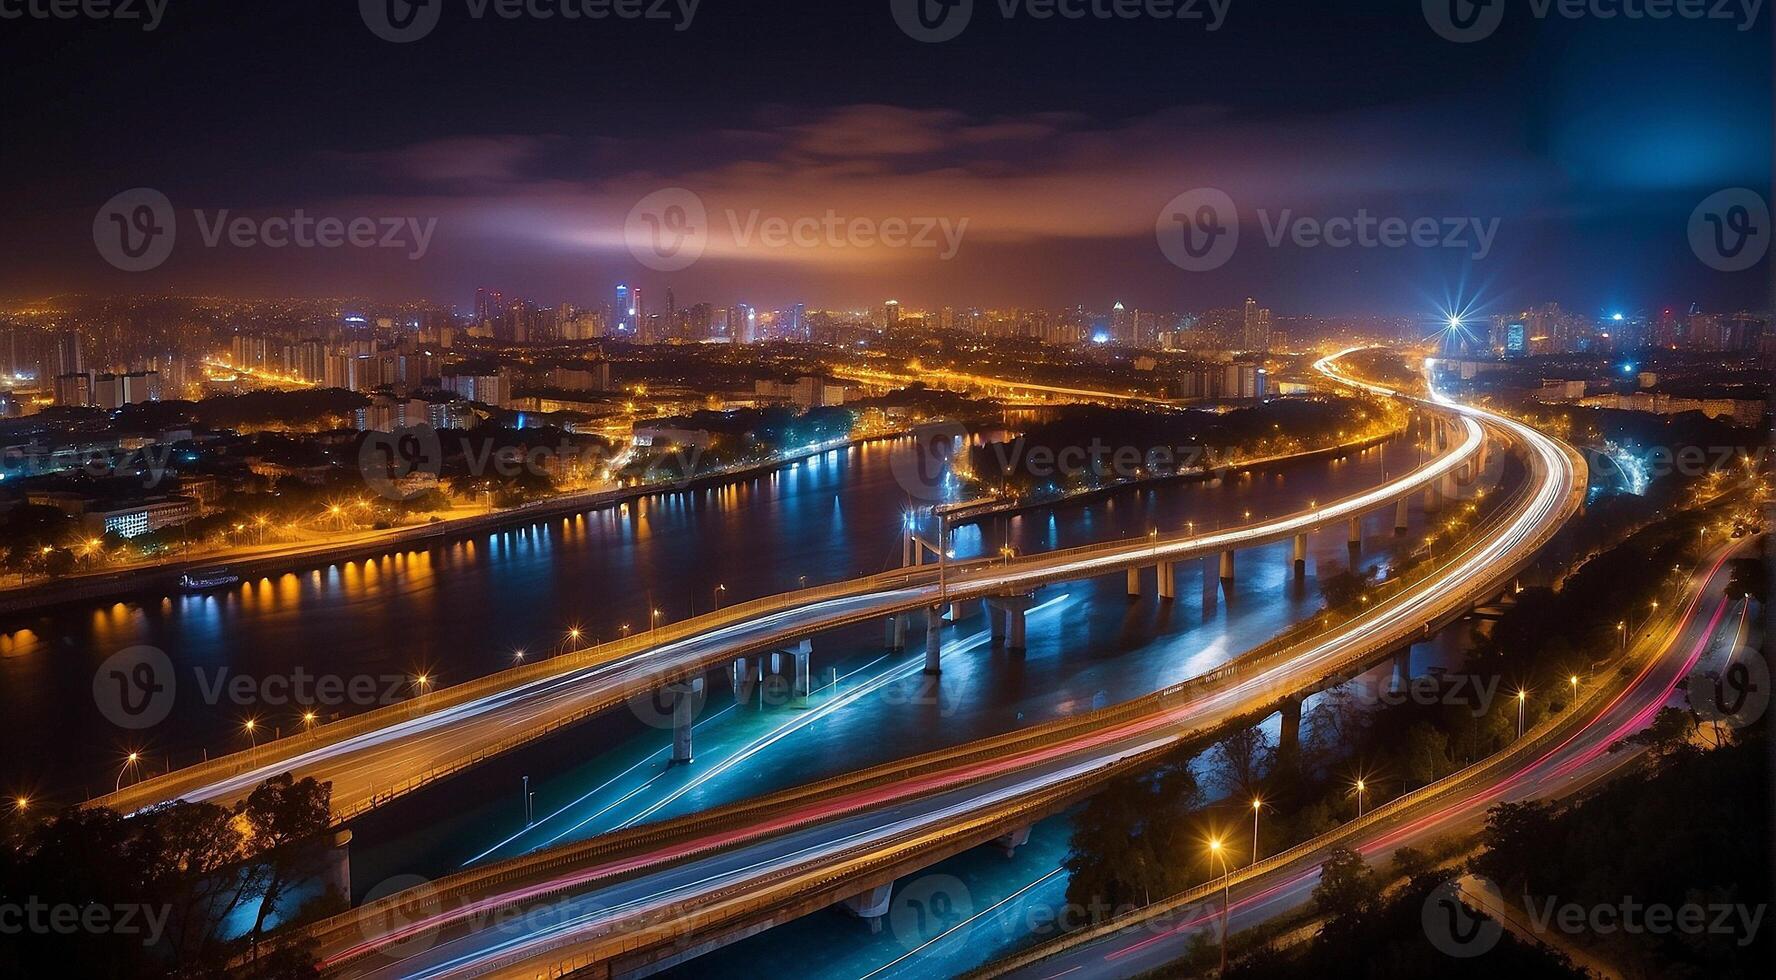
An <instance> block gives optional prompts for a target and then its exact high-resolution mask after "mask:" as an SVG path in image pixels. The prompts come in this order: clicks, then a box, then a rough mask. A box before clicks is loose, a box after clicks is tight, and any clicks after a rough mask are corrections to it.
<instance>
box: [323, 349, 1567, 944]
mask: <svg viewBox="0 0 1776 980" xmlns="http://www.w3.org/2000/svg"><path fill="white" fill-rule="evenodd" d="M1324 367H1325V369H1326V370H1327V371H1329V372H1331V371H1334V370H1335V368H1334V367H1333V366H1332V365H1331V364H1329V363H1328V364H1326V365H1325V366H1324ZM1456 410H1457V411H1459V412H1460V413H1461V414H1462V415H1464V416H1465V418H1464V421H1465V422H1467V423H1472V424H1479V423H1484V424H1485V425H1487V426H1490V427H1493V428H1494V429H1495V431H1497V432H1500V433H1503V434H1505V435H1507V436H1508V438H1510V439H1511V440H1513V441H1514V442H1516V443H1517V444H1518V446H1519V447H1520V449H1521V451H1522V452H1523V453H1524V454H1525V455H1526V457H1527V459H1528V462H1529V466H1528V471H1529V478H1528V480H1527V482H1526V485H1525V486H1523V487H1522V488H1520V491H1519V492H1517V493H1515V494H1513V495H1511V499H1510V500H1508V501H1505V502H1503V503H1501V504H1500V505H1499V507H1498V511H1497V513H1496V515H1495V517H1494V519H1493V520H1492V521H1491V522H1490V523H1489V524H1488V525H1487V526H1485V527H1484V528H1482V529H1479V531H1478V533H1476V534H1474V535H1471V536H1470V539H1469V540H1468V541H1467V542H1466V543H1465V544H1463V545H1462V546H1460V547H1459V548H1458V549H1456V550H1455V551H1454V552H1453V553H1450V554H1446V555H1444V556H1442V557H1441V558H1440V559H1438V560H1437V561H1435V562H1432V563H1430V564H1429V565H1427V566H1426V567H1423V568H1421V569H1420V570H1419V571H1418V572H1417V573H1416V574H1415V575H1413V576H1411V577H1409V578H1408V579H1406V580H1403V581H1402V582H1400V583H1399V584H1398V585H1397V587H1396V588H1394V589H1393V590H1392V592H1391V594H1389V595H1388V596H1387V597H1386V598H1384V599H1383V600H1382V601H1380V602H1377V603H1375V604H1374V605H1373V606H1371V607H1369V608H1368V609H1367V611H1365V612H1363V613H1361V614H1359V615H1357V616H1354V617H1352V618H1350V619H1347V620H1345V621H1343V622H1339V623H1335V624H1333V625H1331V626H1330V627H1328V628H1325V629H1323V630H1321V631H1319V632H1316V633H1313V634H1311V635H1304V636H1290V637H1286V638H1284V642H1280V643H1277V644H1273V645H1268V646H1266V647H1263V648H1260V649H1258V650H1256V651H1252V652H1250V653H1248V654H1246V655H1244V656H1242V657H1240V658H1239V659H1237V660H1236V661H1234V662H1233V663H1230V664H1228V665H1226V666H1225V667H1223V668H1220V669H1218V670H1216V671H1214V672H1213V673H1211V674H1209V675H1205V676H1203V677H1199V678H1195V679H1192V680H1190V681H1187V682H1185V683H1183V684H1180V685H1178V686H1176V687H1174V688H1171V689H1168V690H1167V691H1163V692H1159V693H1158V694H1155V695H1153V696H1151V697H1148V698H1143V699H1140V700H1138V701H1135V702H1130V703H1128V704H1125V705H1119V706H1116V707H1113V708H1108V709H1105V710H1103V711H1099V712H1094V713H1092V714H1090V715H1085V716H1081V717H1079V718H1074V719H1068V720H1064V721H1061V722H1056V723H1052V724H1050V725H1046V726H1041V727H1038V728H1034V729H1029V730H1026V731H1022V732H1017V733H1013V734H1011V735H1007V736H1002V737H999V738H996V739H989V740H986V741H984V742H979V743H974V744H971V745H967V746H962V747H959V748H957V749H954V750H949V751H946V752H942V753H936V754H933V755H929V756H924V757H921V758H918V759H913V760H907V761H906V762H903V763H899V764H896V765H893V766H887V767H881V768H879V769H875V770H870V771H866V772H862V773H856V774H853V775H851V776H847V777H842V778H840V779H836V780H829V781H827V782H826V783H823V784H818V785H816V786H812V787H804V788H801V789H797V790H792V791H788V792H785V793H780V794H776V795H775V796H772V797H767V798H763V799H760V800H755V801H750V802H748V803H744V804H739V805H737V806H734V807H729V808H725V809H723V810H720V811H714V812H711V813H708V814H703V815H698V816H696V817H692V818H686V819H682V820H677V821H671V822H667V823H663V824H660V825H658V826H654V827H649V828H643V829H641V830H635V831H628V832H624V833H621V834H615V835H610V836H607V837H603V838H598V839H594V840H591V841H586V842H583V843H580V844H574V845H569V846H566V847H562V848H557V849H553V850H549V851H543V852H539V853H537V854H533V855H529V856H525V857H521V858H516V859H512V860H510V861H505V862H500V863H498V864H493V865H488V866H485V867H482V868H477V869H473V870H471V871H467V872H464V873H462V874H460V875H456V876H453V877H451V878H448V879H445V880H442V881H439V882H437V883H435V884H433V885H430V886H427V887H426V888H424V889H420V890H417V891H414V892H411V893H404V894H401V895H395V896H390V897H389V898H387V899H384V900H381V901H378V902H374V903H370V904H369V905H366V906H365V907H363V908H360V909H358V910H354V911H353V912H351V913H347V914H346V915H344V916H341V917H338V918H336V919H333V920H329V921H328V922H325V923H322V924H320V925H319V926H317V927H316V929H315V930H314V936H315V938H316V939H317V940H318V941H319V943H320V946H321V949H322V952H323V956H324V962H325V964H326V966H327V967H328V969H330V970H332V971H334V972H336V973H339V974H341V975H352V976H417V977H433V976H453V975H466V974H468V973H471V972H472V973H475V974H477V975H488V974H491V975H513V976H516V975H520V974H522V975H537V974H550V973H559V972H566V971H571V970H586V971H588V974H589V975H645V974H646V973H648V972H651V971H653V970H656V969H659V968H661V967H663V966H665V965H670V964H672V963H675V962H681V961H683V960H685V959H688V958H690V957H693V956H695V955H697V954H698V953H700V952H703V951H706V950H708V949H711V948H714V947H716V946H719V945H721V944H723V943H726V942H730V941H733V940H735V939H738V938H741V937H743V936H745V935H749V934H752V933H754V932H756V931H759V930H761V929H765V928H769V927H770V926H771V925H773V924H776V923H778V922H782V921H785V920H787V919H789V918H793V917H795V916H797V915H801V914H805V913H806V912H807V911H810V910H812V909H814V908H818V907H821V906H823V905H829V904H832V903H833V902H834V901H837V900H839V899H846V898H848V899H849V901H850V903H851V904H852V905H853V906H854V907H855V908H857V909H858V910H859V911H860V912H863V913H869V912H872V911H876V910H879V908H880V907H882V906H883V905H885V903H886V898H887V895H886V891H885V889H886V887H887V886H888V885H889V883H891V882H892V881H893V880H894V879H895V878H896V877H899V876H900V875H903V874H906V873H909V872H911V871H914V870H917V869H918V868H921V867H924V866H927V865H929V864H930V863H932V862H934V861H936V860H940V859H941V858H942V857H944V856H947V855H948V854H951V853H955V852H956V851H958V850H961V849H963V848H966V847H971V846H976V845H978V844H981V843H984V842H987V841H990V840H994V839H996V838H1002V837H1004V838H1005V839H1006V841H1007V842H1009V843H1015V841H1016V837H1015V833H1016V831H1017V830H1018V829H1019V828H1021V827H1024V826H1027V825H1028V824H1029V823H1030V822H1032V821H1033V820H1035V819H1038V818H1039V817H1040V816H1042V815H1043V814H1045V813H1048V812H1053V811H1054V810H1056V809H1058V808H1061V807H1064V806H1066V805H1068V804H1069V803H1070V802H1071V801H1073V800H1075V799H1077V798H1079V797H1080V796H1082V795H1084V794H1087V793H1089V792H1090V791H1091V790H1092V789H1094V788H1095V787H1097V786H1099V785H1101V784H1102V783H1103V781H1105V780H1106V779H1108V778H1111V777H1113V776H1114V775H1116V774H1118V773H1120V772H1124V771H1128V770H1130V769H1132V768H1135V767H1138V766H1140V765H1142V764H1143V763H1145V762H1147V761H1148V760H1150V759H1151V758H1153V757H1154V756H1155V755H1157V754H1159V753H1163V752H1165V751H1166V750H1168V749H1170V748H1172V747H1174V746H1176V745H1177V744H1179V743H1180V742H1181V741H1183V740H1185V739H1190V738H1195V737H1199V736H1202V735H1206V734H1208V733H1211V732H1213V731H1214V730H1215V729H1216V728H1218V727H1219V726H1222V725H1224V724H1226V723H1228V722H1231V721H1250V720H1251V719H1253V718H1255V717H1262V716H1263V715H1265V714H1268V713H1270V712H1271V711H1274V710H1278V708H1279V707H1282V706H1284V705H1285V704H1286V703H1287V702H1288V700H1289V699H1290V698H1292V697H1296V696H1298V695H1299V693H1300V692H1302V691H1306V690H1313V689H1316V688H1317V687H1320V686H1324V685H1325V684H1327V683H1330V682H1332V681H1334V680H1336V679H1338V678H1340V677H1343V676H1347V675H1348V673H1349V672H1351V671H1352V670H1354V669H1357V668H1359V667H1360V666H1362V665H1364V664H1368V663H1373V662H1374V661H1375V659H1376V658H1377V657H1378V656H1379V657H1386V656H1388V655H1390V654H1391V653H1392V651H1394V650H1396V649H1398V648H1399V647H1400V646H1401V645H1403V644H1406V643H1410V642H1412V641H1413V640H1415V639H1418V638H1421V637H1422V636H1423V635H1424V634H1425V632H1426V631H1427V630H1430V629H1434V628H1435V627H1436V626H1437V625H1439V624H1440V623H1443V622H1446V621H1448V620H1451V619H1453V618H1456V617H1458V616H1460V615H1463V614H1465V613H1466V612H1467V611H1468V610H1469V609H1470V608H1472V606H1473V605H1474V604H1476V603H1477V602H1480V601H1483V600H1485V599H1487V598H1490V597H1491V596H1493V595H1495V594H1497V593H1498V592H1499V591H1502V590H1503V589H1504V588H1506V587H1508V585H1509V583H1510V581H1511V579H1512V578H1513V577H1514V576H1515V575H1516V574H1517V572H1518V571H1519V569H1520V568H1521V567H1522V566H1523V565H1524V564H1526V563H1527V562H1528V561H1529V560H1531V559H1532V558H1533V556H1534V555H1535V553H1536V552H1537V551H1538V550H1539V549H1540V548H1541V547H1542V546H1543V545H1545V544H1546V543H1547V541H1548V539H1549V538H1550V537H1551V536H1552V535H1553V534H1554V533H1555V532H1556V531H1557V530H1558V528H1559V527H1560V526H1561V525H1562V524H1563V523H1564V521H1565V520H1566V518H1567V517H1568V516H1570V515H1571V514H1572V513H1574V512H1575V511H1576V510H1577V508H1578V506H1579V503H1580V501H1581V499H1582V494H1583V489H1584V478H1583V470H1582V463H1581V462H1580V461H1579V460H1578V459H1577V457H1576V456H1575V455H1574V454H1573V453H1572V452H1571V451H1570V450H1568V449H1566V448H1565V447H1563V446H1561V445H1559V444H1557V443H1555V442H1553V441H1552V440H1549V439H1547V438H1546V437H1544V436H1541V435H1540V434H1539V433H1535V432H1534V431H1533V430H1530V429H1528V428H1527V427H1525V426H1522V425H1521V424H1519V423H1515V422H1513V421H1511V420H1509V419H1504V418H1501V417H1498V416H1493V415H1490V414H1489V413H1484V412H1480V411H1478V410H1474V409H1468V408H1459V409H1456ZM1122 560H1124V561H1130V560H1131V559H1130V558H1129V556H1123V559H1122ZM1007 835H1012V836H1007ZM514 923H516V925H514Z"/></svg>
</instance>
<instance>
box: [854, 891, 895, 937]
mask: <svg viewBox="0 0 1776 980" xmlns="http://www.w3.org/2000/svg"><path fill="white" fill-rule="evenodd" d="M893 898H894V883H893V882H889V883H888V884H886V885H878V886H876V887H875V888H871V889H870V890H869V891H866V892H863V893H862V894H858V895H853V896H851V897H850V898H847V899H845V903H844V904H845V910H846V911H848V912H850V913H851V914H852V915H855V916H857V917H858V918H859V919H868V920H869V924H870V931H871V932H881V931H882V917H883V916H885V915H887V914H888V907H889V905H890V904H891V903H892V901H893Z"/></svg>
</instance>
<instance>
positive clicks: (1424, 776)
mask: <svg viewBox="0 0 1776 980" xmlns="http://www.w3.org/2000/svg"><path fill="white" fill-rule="evenodd" d="M1400 755H1401V761H1402V762H1403V763H1404V768H1405V770H1406V778H1407V779H1409V780H1411V785H1413V786H1423V785H1425V784H1426V783H1430V782H1432V781H1434V780H1436V779H1438V778H1440V777H1442V776H1443V775H1445V774H1446V773H1448V772H1449V771H1450V763H1449V736H1448V735H1446V734H1444V733H1443V731H1442V730H1441V729H1439V728H1437V727H1436V726H1434V725H1430V724H1427V723H1425V722H1422V721H1421V722H1416V723H1414V724H1413V726H1412V727H1411V728H1408V729H1407V730H1406V744H1405V747H1404V748H1402V749H1401V752H1400Z"/></svg>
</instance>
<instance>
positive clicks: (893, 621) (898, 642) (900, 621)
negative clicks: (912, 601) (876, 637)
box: [886, 613, 907, 650]
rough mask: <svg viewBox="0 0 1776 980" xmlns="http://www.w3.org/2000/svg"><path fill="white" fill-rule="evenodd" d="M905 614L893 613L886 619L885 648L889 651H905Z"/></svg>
mask: <svg viewBox="0 0 1776 980" xmlns="http://www.w3.org/2000/svg"><path fill="white" fill-rule="evenodd" d="M906 635H907V614H906V613H895V614H894V615H892V616H889V617H888V640H887V644H886V645H887V647H888V649H890V650H905V649H906V640H907V637H906Z"/></svg>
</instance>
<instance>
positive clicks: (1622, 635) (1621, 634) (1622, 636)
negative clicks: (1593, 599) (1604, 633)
mask: <svg viewBox="0 0 1776 980" xmlns="http://www.w3.org/2000/svg"><path fill="white" fill-rule="evenodd" d="M1616 638H1617V639H1618V640H1619V641H1620V644H1619V645H1620V647H1621V655H1622V656H1627V655H1628V621H1627V620H1623V621H1621V622H1619V623H1617V624H1616Z"/></svg>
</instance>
